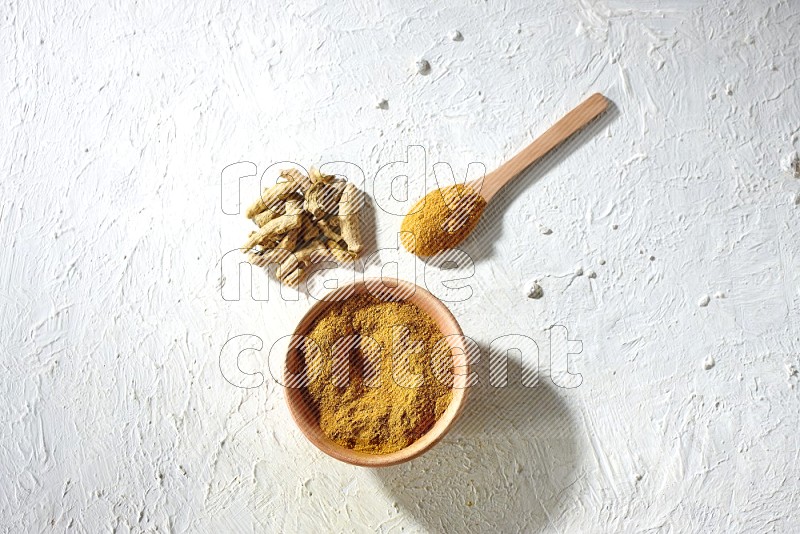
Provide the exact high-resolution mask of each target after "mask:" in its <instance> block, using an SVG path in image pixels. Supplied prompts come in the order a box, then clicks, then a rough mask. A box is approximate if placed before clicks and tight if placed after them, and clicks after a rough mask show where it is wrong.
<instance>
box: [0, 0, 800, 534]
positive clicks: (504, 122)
mask: <svg viewBox="0 0 800 534" xmlns="http://www.w3.org/2000/svg"><path fill="white" fill-rule="evenodd" d="M359 4H360V3H354V2H344V3H334V4H332V5H323V4H321V3H319V4H317V3H314V2H310V1H303V0H290V1H289V2H287V3H255V2H249V3H248V2H241V3H238V4H237V3H229V2H206V1H198V2H178V3H174V4H173V5H172V6H169V5H166V4H165V3H163V2H149V1H143V2H133V3H130V2H106V1H100V2H93V3H85V2H57V1H40V2H4V3H3V4H2V6H0V55H2V61H1V62H0V95H2V101H3V106H2V108H0V169H2V178H0V198H2V202H0V244H1V245H2V248H0V334H2V342H1V343H0V378H2V380H0V399H1V400H2V401H1V402H0V422H2V425H3V434H2V440H1V441H0V480H2V481H3V482H2V484H1V485H0V526H2V528H3V529H4V530H6V531H9V532H20V531H24V530H28V531H43V530H50V529H52V530H55V531H91V532H97V531H115V532H141V531H156V530H157V531H161V532H163V531H170V532H220V531H230V532H252V531H259V532H260V531H263V530H264V529H267V530H271V531H283V532H292V531H312V532H319V531H325V530H331V531H341V532H350V531H354V532H362V531H379V532H401V531H405V532H415V531H431V532H439V531H441V532H444V531H465V530H472V531H479V530H489V529H496V530H500V531H513V530H518V529H523V530H525V531H538V530H541V531H545V532H644V531H648V532H689V531H693V532H722V531H725V532H796V531H798V530H800V512H798V509H799V507H798V499H797V496H798V489H799V488H798V482H797V481H798V479H799V478H800V466H798V445H800V433H799V432H798V422H799V421H798V419H800V415H798V414H799V413H800V411H799V410H798V407H799V406H798V387H797V386H798V380H800V378H799V377H798V372H797V369H798V368H800V330H798V328H799V326H798V325H800V222H798V221H800V205H798V204H800V179H798V178H797V177H796V176H794V175H793V169H792V159H791V158H792V153H793V152H794V151H796V150H798V149H799V148H800V141H798V135H799V134H800V84H798V78H799V77H800V46H798V36H799V35H800V4H798V2H796V1H794V0H790V1H721V0H714V1H711V2H690V1H686V0H672V1H668V0H665V1H652V2H647V1H613V2H611V1H609V2H605V1H598V2H593V1H590V0H579V1H574V0H573V1H567V2H544V1H539V0H537V1H533V2H526V3H522V2H484V1H473V2H467V3H464V4H459V3H456V2H452V1H448V2H444V3H437V4H438V5H434V4H431V3H430V2H422V1H417V0H409V1H406V2H401V3H392V2H386V1H384V2H374V3H370V4H369V5H368V6H363V5H359ZM456 29H457V30H459V31H461V33H462V34H463V41H452V40H451V39H450V38H449V33H450V32H451V31H453V30H456ZM418 58H425V59H427V60H428V61H429V62H430V64H431V72H430V74H429V75H427V76H422V75H419V74H417V73H416V71H415V68H414V62H415V61H416V60H417V59H418ZM595 91H602V92H603V93H605V94H607V95H608V96H609V97H610V98H611V99H612V100H613V101H614V103H615V107H614V110H613V111H612V113H610V114H608V115H607V116H606V117H604V118H603V119H602V120H601V121H600V122H598V123H596V124H594V125H593V126H592V128H590V129H589V130H588V131H587V132H585V133H584V134H582V135H580V136H579V137H578V138H577V139H575V140H573V141H572V142H571V143H570V144H569V145H567V146H566V147H564V148H562V149H561V150H560V151H558V152H557V153H555V154H554V155H552V156H550V157H549V158H548V159H547V160H546V161H544V162H543V163H542V164H541V165H540V166H539V167H537V168H536V169H535V170H534V171H532V172H531V173H529V174H527V175H526V176H524V177H522V178H521V179H519V180H518V181H517V182H516V183H515V184H514V185H513V186H512V187H510V188H509V189H508V190H506V191H505V192H504V194H503V196H502V197H500V198H498V199H496V201H495V203H493V205H492V207H491V209H490V211H489V213H488V214H487V216H486V218H485V220H484V221H483V222H482V223H481V225H480V226H479V227H478V230H476V234H475V235H474V236H473V237H472V238H470V239H469V240H468V241H467V242H465V243H464V245H463V247H462V248H463V250H464V251H465V252H466V253H467V254H469V255H470V256H471V257H472V258H473V259H474V261H475V272H474V276H473V277H472V278H470V279H469V280H468V281H467V282H465V284H468V285H469V286H471V291H472V292H471V296H469V298H467V299H466V300H463V301H462V302H458V303H454V304H451V309H452V310H453V312H454V314H455V315H456V317H457V318H458V319H459V321H460V322H461V325H462V327H463V329H464V331H465V333H466V334H467V335H469V336H471V337H472V338H473V339H475V340H476V341H477V342H478V343H479V344H480V346H481V347H483V348H484V349H485V348H487V347H488V346H489V343H490V342H491V341H492V339H494V338H495V337H497V336H499V335H502V334H524V335H527V336H530V337H532V338H533V339H535V340H536V341H537V342H538V343H539V346H540V348H541V349H542V358H541V360H542V364H543V365H542V369H541V371H542V372H541V376H540V381H539V385H538V387H536V388H525V387H523V386H522V385H521V384H520V382H519V380H518V379H515V378H514V373H515V372H516V373H517V374H519V373H520V372H522V371H530V370H531V369H535V367H536V362H535V358H533V355H532V354H531V353H527V354H525V353H523V354H522V356H521V357H519V358H518V359H517V360H516V363H514V364H512V365H511V366H510V372H511V373H512V375H511V377H512V378H511V384H512V385H511V386H510V387H508V388H504V389H501V390H496V391H492V390H489V389H488V388H485V387H484V388H482V389H478V390H477V391H475V392H474V396H473V398H472V399H471V401H470V403H469V404H468V406H467V410H466V412H465V414H464V417H463V418H462V420H461V421H460V422H459V425H458V426H457V427H456V428H455V429H454V430H453V431H452V432H451V433H450V434H449V435H448V436H447V438H446V439H445V440H444V441H443V442H442V443H441V444H439V445H438V446H437V447H435V448H434V449H433V450H432V451H430V452H429V453H428V454H426V455H425V456H423V457H421V458H420V459H418V460H416V461H414V462H412V463H409V464H406V465H403V466H398V467H394V468H390V469H386V470H381V471H370V470H365V469H361V468H355V467H351V466H347V465H345V464H341V463H338V462H336V461H334V460H332V459H329V458H327V457H325V456H323V455H322V454H321V453H319V452H318V451H317V450H316V449H314V448H313V447H312V446H311V445H310V444H309V443H308V442H307V441H306V440H305V439H304V438H303V437H302V435H301V434H300V433H299V431H298V430H297V429H296V428H295V427H294V425H293V423H291V422H290V419H289V414H288V411H287V409H286V407H285V405H284V401H283V398H282V392H281V390H280V387H278V386H277V385H276V384H275V383H274V382H273V381H272V380H271V379H270V378H269V376H268V373H267V372H266V368H267V357H266V349H267V348H268V347H269V346H270V345H271V344H272V343H273V342H274V341H275V340H276V339H277V338H278V337H280V336H282V335H285V334H288V333H289V332H290V331H291V329H292V328H293V327H294V325H295V323H296V321H297V320H298V319H299V318H300V317H301V316H302V314H303V313H304V312H305V311H306V310H307V309H308V307H309V306H310V305H311V303H312V302H313V300H311V299H310V298H309V297H307V296H306V295H301V296H300V298H299V300H296V301H290V300H284V299H281V298H278V295H277V290H278V287H277V285H276V284H275V283H274V281H272V280H269V279H268V278H267V276H266V275H265V274H264V273H262V272H255V273H254V275H253V282H252V290H253V291H261V292H262V294H263V292H265V291H266V290H269V291H270V298H269V301H262V302H257V301H254V300H253V299H252V298H250V297H249V295H250V293H251V284H250V282H248V281H244V282H243V283H242V286H241V287H242V295H243V298H242V299H241V300H240V301H238V302H229V301H226V300H224V299H223V297H222V295H221V292H220V286H225V287H229V285H230V284H231V280H227V279H226V280H225V281H224V283H223V280H221V263H222V262H221V258H222V255H223V254H224V253H225V252H227V251H229V250H231V249H233V248H235V247H236V246H237V245H239V244H240V243H241V241H242V239H243V237H244V235H245V233H246V231H247V230H248V228H249V227H248V225H247V223H246V221H244V220H243V217H241V216H237V215H227V214H225V213H223V211H222V206H221V198H220V183H221V173H222V169H223V168H225V167H226V166H227V165H229V164H231V163H236V162H239V161H250V162H253V163H254V164H255V166H256V167H257V169H258V171H257V172H258V175H259V176H260V174H261V173H262V172H263V171H264V170H266V169H267V167H268V166H269V165H270V164H272V163H274V162H276V161H280V160H294V161H297V162H301V163H304V164H313V163H319V162H324V161H333V160H345V161H350V162H353V163H356V164H357V165H359V166H360V167H361V168H362V169H363V170H364V172H365V173H366V176H367V184H368V191H370V194H371V195H373V196H374V198H375V199H376V200H380V199H381V198H383V197H386V198H388V193H389V191H390V183H389V182H388V181H386V180H372V178H374V177H375V175H376V172H377V171H378V169H379V168H380V167H381V166H382V165H385V164H387V163H390V162H392V161H396V160H400V159H404V158H405V155H406V147H407V146H409V145H421V146H424V147H425V149H426V151H427V160H426V161H427V163H426V168H427V173H428V180H429V182H428V186H427V187H430V186H432V182H430V180H431V179H432V176H433V175H432V170H431V169H432V166H433V164H434V163H436V162H439V161H444V162H449V163H450V164H451V165H452V167H453V170H454V172H455V173H456V175H457V176H462V177H463V175H464V173H465V172H466V168H467V164H468V163H469V162H482V163H484V164H485V165H486V167H487V169H489V170H491V169H492V168H494V167H495V166H496V165H498V164H499V163H501V162H502V161H504V160H505V159H507V158H508V157H510V156H511V155H513V154H514V153H515V152H516V151H517V150H518V149H520V148H522V147H523V146H524V145H525V144H527V143H528V142H530V140H532V139H533V137H534V136H535V135H536V134H538V133H540V132H542V131H543V130H544V129H545V128H546V126H548V125H549V124H550V123H551V122H552V121H554V120H555V119H557V118H558V117H559V116H560V115H561V114H563V113H564V112H566V111H567V110H568V109H569V108H571V107H572V106H574V105H575V104H577V103H578V102H579V101H580V100H581V99H583V98H584V97H585V96H587V95H588V94H590V93H592V92H595ZM380 99H386V100H387V101H388V109H378V108H376V103H377V102H378V101H379V100H380ZM423 178H424V177H423V176H421V175H412V176H410V178H409V180H408V182H409V186H413V187H416V188H418V189H419V190H420V191H421V190H423V189H424V188H425V187H426V186H425V184H424V183H423V181H422V180H423ZM370 180H372V182H374V189H373V188H372V185H370V184H371V183H372V182H370ZM232 183H233V184H235V183H236V181H235V180H234V181H233V182H232ZM241 185H242V191H241V197H242V199H244V201H245V202H248V201H249V200H250V199H252V198H253V196H254V195H255V194H257V191H258V185H257V178H256V179H255V181H254V180H252V179H250V180H243V181H242V183H241ZM400 186H402V183H401V184H400ZM401 189H402V187H401ZM227 191H230V189H227ZM415 194H416V193H415V192H413V191H412V193H411V194H410V196H412V197H413V196H414V195H415ZM234 196H235V192H234ZM401 197H402V195H401ZM410 200H414V199H413V198H411V199H410ZM234 207H235V206H234ZM374 219H375V223H376V228H377V231H376V236H375V238H376V245H377V246H379V247H381V248H386V247H392V246H395V245H396V235H395V232H396V231H397V228H398V227H399V223H400V217H399V216H397V215H393V214H391V213H387V212H386V211H385V210H382V209H380V208H376V209H374ZM540 225H542V226H546V227H548V228H550V229H552V233H551V234H549V235H545V234H544V233H541V231H540V229H539V226H540ZM390 257H391V254H382V255H381V261H387V259H388V258H390ZM401 257H403V258H405V260H406V261H407V260H408V256H407V255H402V256H401ZM418 266H419V267H420V268H421V266H422V264H421V263H419V264H418ZM576 267H580V268H582V269H583V271H584V275H583V276H577V277H576V276H575V275H574V272H575V271H576ZM376 269H378V266H376V265H373V266H371V267H368V268H367V271H368V272H369V273H371V274H375V272H376ZM590 270H592V271H594V272H595V273H596V278H590V277H589V276H587V274H588V273H589V271H590ZM432 272H433V274H432V275H431V276H433V277H436V276H438V275H439V274H440V273H439V272H438V271H437V270H436V269H433V270H432ZM234 273H235V269H234ZM243 274H246V272H245V271H243ZM418 276H419V271H418ZM228 278H229V277H228ZM234 278H235V276H234ZM533 279H538V280H539V283H540V284H541V285H542V287H543V289H544V297H543V298H542V299H541V300H530V299H528V298H527V297H526V296H525V292H524V289H525V287H526V286H527V285H528V283H529V282H530V281H531V280H533ZM706 295H707V296H708V297H710V302H708V304H707V306H700V305H699V303H700V302H704V296H706ZM556 324H560V325H564V326H566V327H567V328H568V330H569V335H570V338H571V339H579V340H582V341H583V352H582V353H581V354H580V355H579V356H577V357H573V358H572V360H571V362H570V366H571V367H570V368H571V370H572V371H573V372H579V373H581V375H582V377H583V382H582V383H581V385H580V386H579V387H577V388H574V389H563V388H559V387H556V386H555V385H554V384H553V382H552V381H551V380H550V379H549V376H548V373H547V372H546V371H547V369H546V367H547V364H548V359H547V357H546V355H547V348H548V339H549V330H548V328H550V327H551V326H552V325H556ZM241 334H255V335H257V336H258V337H259V338H261V340H262V342H263V345H264V349H265V350H262V351H261V352H255V351H249V352H246V353H244V354H243V355H242V358H241V361H240V364H241V366H242V369H244V370H246V371H248V372H251V373H252V372H256V371H263V372H264V373H265V377H266V380H265V382H264V384H263V385H261V386H259V387H255V388H252V389H241V388H237V387H234V386H233V385H231V384H230V383H229V382H227V381H226V380H225V378H224V377H223V375H222V372H221V368H220V367H221V366H220V351H221V350H222V348H223V345H224V344H225V342H226V341H227V340H228V339H230V338H232V337H233V336H237V335H241ZM240 339H245V338H240ZM250 346H252V343H251V344H250ZM223 367H224V365H223ZM707 368H708V369H707ZM251 378H252V377H251Z"/></svg>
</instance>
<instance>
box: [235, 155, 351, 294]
mask: <svg viewBox="0 0 800 534" xmlns="http://www.w3.org/2000/svg"><path fill="white" fill-rule="evenodd" d="M280 176H281V178H283V181H279V182H278V183H277V184H275V185H273V186H271V187H268V188H266V189H264V191H263V192H262V193H261V198H259V199H258V201H256V202H255V203H254V204H253V205H252V206H250V207H249V208H248V209H247V212H246V215H247V217H248V218H249V219H252V220H253V222H254V223H255V224H256V225H257V226H258V230H255V231H253V232H251V233H250V236H249V237H248V239H247V242H246V243H245V244H244V245H243V246H242V249H243V251H244V252H245V253H247V257H248V260H249V261H250V263H252V264H254V265H258V266H260V267H266V266H268V265H269V264H278V270H277V273H276V274H277V276H278V279H279V280H280V281H281V282H283V283H284V284H286V285H289V286H297V285H298V284H299V283H300V282H301V281H302V280H303V279H304V278H305V276H306V274H307V273H308V271H309V268H310V267H311V266H312V265H313V264H315V263H320V262H327V261H334V262H336V263H339V264H345V263H350V262H352V261H353V260H355V258H357V257H358V255H359V253H360V252H361V250H362V248H363V244H362V242H361V231H360V228H359V217H358V211H359V207H360V204H361V201H362V198H361V197H360V195H361V192H360V191H359V190H358V188H356V186H355V185H353V184H352V183H350V182H346V181H344V180H340V179H337V178H336V177H335V176H332V175H327V174H322V173H321V172H319V170H317V169H315V168H314V167H312V168H311V169H310V170H309V173H308V176H306V175H305V174H303V173H302V172H301V171H299V170H297V169H290V170H284V171H281V173H280Z"/></svg>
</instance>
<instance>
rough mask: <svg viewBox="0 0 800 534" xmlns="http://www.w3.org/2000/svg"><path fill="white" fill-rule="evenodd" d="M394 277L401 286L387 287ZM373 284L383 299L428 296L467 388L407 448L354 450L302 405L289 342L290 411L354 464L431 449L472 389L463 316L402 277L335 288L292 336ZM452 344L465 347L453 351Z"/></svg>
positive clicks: (313, 438) (322, 446)
mask: <svg viewBox="0 0 800 534" xmlns="http://www.w3.org/2000/svg"><path fill="white" fill-rule="evenodd" d="M389 281H390V282H391V283H392V284H396V285H394V286H387V285H386V282H389ZM372 287H380V288H381V291H382V294H381V295H376V296H378V297H379V298H381V297H382V296H383V295H386V296H387V297H394V298H400V299H402V300H404V301H410V302H413V303H414V304H417V305H418V306H419V303H418V302H417V301H420V300H422V301H424V302H425V304H426V306H428V305H430V306H431V307H433V308H435V309H436V311H437V314H438V317H439V319H441V320H438V319H437V316H434V315H433V314H431V313H430V311H428V310H425V309H424V308H423V311H424V312H425V313H427V314H428V315H429V316H431V318H432V319H433V320H434V321H435V322H436V324H437V326H438V327H439V328H442V322H443V321H444V322H445V323H447V325H446V326H447V328H446V330H447V332H446V333H445V336H447V339H448V342H449V343H450V348H451V354H452V355H453V359H454V362H453V366H454V368H458V370H459V373H458V374H456V375H455V376H456V378H457V380H458V379H459V378H460V379H461V380H460V382H461V385H462V387H453V389H452V391H453V398H452V399H451V401H450V404H449V405H448V406H447V408H446V409H445V411H444V413H443V414H442V416H441V417H439V419H437V420H436V422H435V423H434V424H433V426H432V427H431V428H430V429H429V430H428V431H427V432H426V433H425V434H423V435H422V436H421V437H420V438H419V439H417V440H416V441H414V442H413V443H411V444H409V445H407V446H406V447H403V448H402V449H400V450H398V451H394V452H390V453H387V454H371V453H368V452H363V451H356V450H353V449H348V448H347V447H344V446H342V445H340V444H338V443H336V442H334V441H333V440H331V439H330V438H328V437H327V436H324V435H323V434H322V432H321V430H320V429H319V426H318V425H314V424H311V423H310V422H309V419H310V416H309V414H307V413H301V406H302V405H303V402H304V401H303V399H302V388H291V387H287V386H286V385H285V384H287V383H289V382H290V378H289V369H288V367H289V365H288V364H289V363H290V362H291V361H294V360H293V359H294V358H296V357H297V353H298V352H299V348H298V347H296V346H294V344H293V343H289V348H288V350H287V353H286V356H285V360H284V366H283V378H284V385H283V390H284V399H285V400H286V404H287V406H288V407H289V413H290V414H291V416H292V420H293V421H294V422H295V424H296V425H297V427H298V428H299V429H300V431H301V432H302V433H303V435H304V436H305V437H306V438H307V439H308V440H309V441H310V442H311V443H312V444H313V445H314V446H316V447H317V448H318V449H319V450H321V451H322V452H324V453H325V454H327V455H328V456H331V457H333V458H335V459H337V460H340V461H342V462H346V463H349V464H352V465H357V466H361V467H387V466H391V465H396V464H399V463H403V462H407V461H409V460H412V459H414V458H416V457H418V456H420V455H421V454H423V453H425V452H427V451H428V450H430V449H431V447H433V446H434V445H436V444H437V443H438V442H439V441H440V440H441V439H442V438H443V437H444V436H445V434H447V432H448V431H449V430H450V429H451V428H452V426H453V424H454V423H455V421H456V420H457V419H458V417H459V416H460V415H461V412H462V411H463V408H464V403H465V401H466V397H467V389H468V387H467V386H466V382H467V377H469V374H470V366H469V358H468V357H467V354H468V353H467V347H466V342H465V340H466V338H465V336H464V333H463V331H462V330H461V326H460V325H459V324H458V321H457V320H456V318H455V316H454V315H453V314H452V312H451V311H450V309H449V308H448V307H447V306H446V305H445V304H444V303H443V302H442V301H441V300H440V299H438V298H437V297H436V296H435V295H433V294H432V293H431V292H430V291H428V290H427V289H425V288H423V287H421V286H419V285H417V284H415V283H413V282H409V281H406V280H402V279H396V278H388V279H387V278H378V277H375V278H364V279H362V280H358V281H356V282H351V283H348V284H345V285H342V286H339V287H337V288H336V289H333V290H331V291H330V292H328V293H326V294H325V295H324V296H323V297H322V298H321V299H320V300H318V301H317V302H316V303H314V304H313V305H312V306H311V308H309V309H308V310H307V311H306V313H305V314H304V315H303V317H302V318H301V319H300V321H299V322H298V323H297V326H296V327H295V329H294V331H293V333H292V336H300V335H303V334H304V333H307V331H308V330H307V328H308V327H309V326H310V325H311V323H312V322H313V321H314V320H315V319H316V318H317V317H318V316H319V315H320V314H321V313H322V312H324V311H325V310H326V309H327V308H329V307H330V306H331V305H333V304H335V303H336V302H339V301H341V300H344V299H346V298H350V297H352V296H355V295H358V294H363V293H364V292H370V293H372V294H373V295H374V294H375V293H374V292H372V290H371V288H372ZM408 291H411V294H410V297H409V296H406V295H407V292H408ZM351 292H352V293H351ZM337 297H338V298H337ZM452 349H460V350H458V351H453V350H452Z"/></svg>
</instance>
